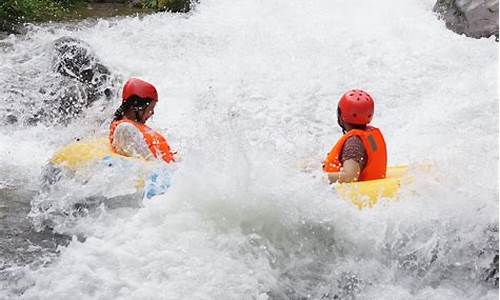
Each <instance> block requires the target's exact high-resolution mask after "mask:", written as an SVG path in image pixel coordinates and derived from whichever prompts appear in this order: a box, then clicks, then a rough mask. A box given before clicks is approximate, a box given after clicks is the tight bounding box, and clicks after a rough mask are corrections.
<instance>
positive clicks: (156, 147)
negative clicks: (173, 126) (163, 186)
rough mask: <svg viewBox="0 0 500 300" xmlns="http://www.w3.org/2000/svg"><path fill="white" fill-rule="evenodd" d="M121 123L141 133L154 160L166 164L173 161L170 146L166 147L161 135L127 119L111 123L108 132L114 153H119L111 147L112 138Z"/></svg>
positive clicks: (165, 141) (166, 144)
mask: <svg viewBox="0 0 500 300" xmlns="http://www.w3.org/2000/svg"><path fill="white" fill-rule="evenodd" d="M121 123H129V124H132V125H134V126H135V127H136V128H137V129H138V130H139V131H140V132H141V133H142V135H143V136H144V141H145V142H146V144H147V145H148V147H149V150H150V151H151V153H152V154H153V156H154V157H155V158H158V159H163V160H164V161H165V162H167V163H170V162H173V161H174V157H173V154H172V152H170V146H169V145H168V143H167V140H166V139H165V138H164V137H163V136H162V135H161V134H159V133H158V132H156V131H154V130H153V129H151V128H149V127H148V126H146V125H144V124H141V123H137V122H134V121H132V120H128V119H122V120H120V121H116V122H113V123H111V128H110V131H109V141H110V143H111V148H112V149H113V151H114V152H115V153H119V151H118V149H116V148H115V147H114V146H113V138H114V134H115V129H116V127H117V126H118V125H120V124H121Z"/></svg>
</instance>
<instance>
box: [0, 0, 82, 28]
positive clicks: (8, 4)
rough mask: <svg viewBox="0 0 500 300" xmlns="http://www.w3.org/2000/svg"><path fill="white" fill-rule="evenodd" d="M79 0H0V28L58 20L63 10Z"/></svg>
mask: <svg viewBox="0 0 500 300" xmlns="http://www.w3.org/2000/svg"><path fill="white" fill-rule="evenodd" d="M75 2H79V0H2V1H1V3H0V29H3V30H11V29H12V26H13V25H15V24H19V23H25V22H43V21H50V20H59V19H60V18H61V17H62V15H63V13H64V11H65V10H66V9H67V8H68V7H70V6H71V5H72V4H74V3H75Z"/></svg>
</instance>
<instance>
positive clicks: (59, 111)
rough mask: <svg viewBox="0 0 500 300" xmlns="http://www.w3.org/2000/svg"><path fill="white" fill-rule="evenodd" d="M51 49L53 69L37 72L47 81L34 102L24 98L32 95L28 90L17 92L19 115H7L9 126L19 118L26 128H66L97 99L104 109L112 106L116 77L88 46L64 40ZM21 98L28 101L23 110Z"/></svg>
mask: <svg viewBox="0 0 500 300" xmlns="http://www.w3.org/2000/svg"><path fill="white" fill-rule="evenodd" d="M52 49H53V52H52V53H51V62H52V70H46V71H45V70H39V71H38V72H40V75H42V74H44V75H42V76H45V77H46V78H47V80H46V82H45V83H44V85H43V86H39V87H38V92H36V93H32V94H31V95H30V96H32V97H30V98H31V99H26V98H27V97H26V96H27V95H25V94H29V93H27V92H28V91H29V90H30V88H29V87H27V86H24V87H19V88H18V89H17V90H18V92H17V95H18V96H17V97H13V99H12V100H11V102H13V103H14V104H15V105H13V106H14V107H17V110H16V111H17V113H18V115H17V116H16V115H15V114H9V115H7V116H6V119H4V120H5V122H6V123H8V124H14V123H16V122H17V121H18V120H19V119H20V120H21V121H22V123H23V124H24V125H36V124H38V123H43V124H46V125H55V124H63V125H64V124H68V123H69V122H71V120H73V119H74V118H76V117H78V116H79V115H81V113H82V112H84V111H85V110H86V109H87V108H89V107H90V106H92V105H93V104H94V103H95V102H96V101H98V100H102V105H104V106H107V105H108V104H110V100H111V99H112V98H113V96H114V95H115V92H116V91H115V84H114V82H115V81H116V80H115V77H114V76H113V75H112V74H111V72H110V71H109V69H108V68H107V67H106V66H104V65H103V64H102V63H101V61H100V60H99V58H98V57H97V56H96V55H95V53H94V52H93V51H92V49H91V47H90V46H89V45H88V44H87V43H85V42H84V41H82V40H79V39H75V38H72V37H62V38H59V39H57V40H55V41H54V42H53V44H52ZM27 81H30V79H27ZM14 92H15V90H14V89H12V93H14ZM20 98H21V99H23V98H24V99H25V101H24V103H23V105H22V106H21V108H19V103H15V102H17V101H19V100H17V101H16V99H20Z"/></svg>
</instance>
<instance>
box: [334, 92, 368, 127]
mask: <svg viewBox="0 0 500 300" xmlns="http://www.w3.org/2000/svg"><path fill="white" fill-rule="evenodd" d="M374 108H375V103H374V102H373V99H372V97H371V96H370V95H368V93H367V92H365V91H362V90H350V91H348V92H347V93H345V94H344V95H343V96H342V98H340V100H339V105H338V109H339V110H340V117H341V118H342V121H344V122H345V123H349V124H354V125H366V124H368V123H370V121H371V120H372V117H373V110H374Z"/></svg>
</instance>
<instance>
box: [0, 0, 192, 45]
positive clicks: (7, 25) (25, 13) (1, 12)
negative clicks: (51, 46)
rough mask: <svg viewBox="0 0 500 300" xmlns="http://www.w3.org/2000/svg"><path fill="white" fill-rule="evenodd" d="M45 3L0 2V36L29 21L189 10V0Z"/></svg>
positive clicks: (26, 0) (18, 29)
mask: <svg viewBox="0 0 500 300" xmlns="http://www.w3.org/2000/svg"><path fill="white" fill-rule="evenodd" d="M47 1H48V2H47V3H48V4H47V5H46V6H42V3H41V2H36V3H37V4H36V5H32V4H30V1H29V0H24V2H23V1H20V2H17V1H15V2H12V3H11V2H8V1H7V2H5V3H3V4H1V5H0V39H2V38H5V37H6V36H8V35H9V34H12V33H14V34H22V33H24V32H25V30H26V29H25V24H27V23H34V24H38V23H46V22H68V21H80V20H84V19H88V18H111V17H118V16H129V15H145V14H151V13H154V12H158V11H171V12H180V13H182V12H187V11H189V10H190V8H191V1H188V0H173V1H172V0H170V1H168V0H88V1H82V0H67V1H63V2H61V3H57V4H53V3H52V2H50V0H47Z"/></svg>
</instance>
